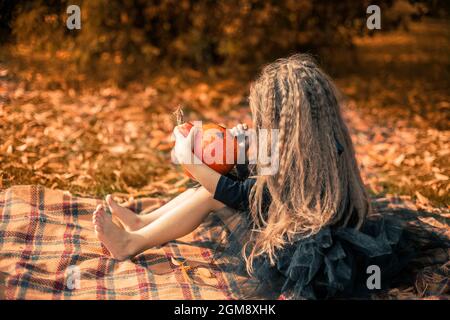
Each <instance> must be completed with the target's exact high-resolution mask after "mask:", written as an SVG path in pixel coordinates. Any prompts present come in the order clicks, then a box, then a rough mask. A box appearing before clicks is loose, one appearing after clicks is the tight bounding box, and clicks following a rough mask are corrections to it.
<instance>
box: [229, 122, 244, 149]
mask: <svg viewBox="0 0 450 320" xmlns="http://www.w3.org/2000/svg"><path fill="white" fill-rule="evenodd" d="M247 130H248V126H247V124H245V123H239V124H238V125H237V126H235V127H233V128H232V129H230V133H231V135H232V136H234V137H237V138H238V147H239V149H240V150H241V149H243V148H244V147H245V149H244V150H245V151H247V149H248V143H246V142H247V141H246V140H248V139H245V131H247Z"/></svg>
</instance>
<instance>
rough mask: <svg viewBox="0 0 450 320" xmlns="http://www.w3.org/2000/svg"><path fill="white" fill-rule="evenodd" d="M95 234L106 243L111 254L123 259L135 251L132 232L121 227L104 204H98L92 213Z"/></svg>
mask: <svg viewBox="0 0 450 320" xmlns="http://www.w3.org/2000/svg"><path fill="white" fill-rule="evenodd" d="M92 222H93V224H94V230H95V235H96V236H97V238H98V239H99V240H100V241H101V242H102V243H103V244H104V245H105V247H106V248H107V249H108V250H109V252H110V253H111V256H112V257H113V258H115V259H117V260H120V261H123V260H126V259H127V258H128V257H130V256H131V255H132V254H134V252H133V251H132V250H131V249H130V248H131V246H130V244H131V243H132V241H131V234H130V233H129V232H127V231H125V230H123V229H121V228H119V227H118V226H117V225H116V224H115V223H114V222H113V221H112V219H111V216H110V215H109V214H107V213H106V212H105V210H104V209H103V206H102V205H98V206H97V208H96V209H95V211H94V213H93V215H92Z"/></svg>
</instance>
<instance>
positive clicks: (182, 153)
mask: <svg viewBox="0 0 450 320" xmlns="http://www.w3.org/2000/svg"><path fill="white" fill-rule="evenodd" d="M196 132H197V128H196V127H192V128H191V130H190V131H189V134H188V135H187V136H186V137H185V136H183V134H182V133H181V132H180V130H179V129H178V127H175V129H174V130H173V134H174V135H175V145H174V147H173V149H172V160H173V161H174V162H175V163H178V164H192V163H194V159H193V155H194V153H193V151H192V150H193V146H194V137H195V133H196Z"/></svg>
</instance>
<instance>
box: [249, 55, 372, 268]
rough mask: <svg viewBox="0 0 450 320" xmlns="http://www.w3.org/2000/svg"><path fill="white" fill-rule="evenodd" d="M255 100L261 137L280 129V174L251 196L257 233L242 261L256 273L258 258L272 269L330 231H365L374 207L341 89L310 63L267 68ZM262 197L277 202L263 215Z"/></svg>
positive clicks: (260, 182) (304, 58)
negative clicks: (292, 249)
mask: <svg viewBox="0 0 450 320" xmlns="http://www.w3.org/2000/svg"><path fill="white" fill-rule="evenodd" d="M249 101H250V108H251V111H252V114H253V122H254V123H253V125H254V128H255V129H256V132H257V133H258V130H260V129H261V128H265V129H279V135H278V143H279V145H278V146H279V148H278V151H279V158H278V159H279V170H278V172H277V173H276V174H274V175H267V176H258V177H257V179H256V184H255V185H254V187H253V188H252V191H251V193H250V204H251V205H250V211H251V217H252V223H253V226H254V229H253V232H252V234H251V238H250V240H249V241H248V242H247V243H246V245H245V246H244V257H245V260H246V264H247V270H248V272H249V273H251V272H252V270H253V266H252V265H253V261H254V258H255V257H257V256H260V255H263V254H265V255H267V256H268V258H269V259H270V262H271V263H272V264H273V263H275V261H276V251H277V249H281V248H283V247H284V246H285V245H286V244H287V243H289V242H292V241H294V240H298V239H302V238H306V237H308V236H311V235H313V234H315V233H317V232H318V231H319V230H320V229H321V228H322V227H324V226H327V225H336V224H337V225H341V226H352V227H355V228H359V227H360V226H361V224H362V223H363V221H364V218H365V216H366V215H367V214H368V212H369V210H370V206H369V201H368V197H367V194H366V191H365V188H364V184H363V182H362V179H361V176H360V173H359V169H358V166H357V163H356V159H355V152H354V148H353V144H352V141H351V138H350V134H349V132H348V129H347V126H346V125H345V123H344V121H343V118H342V116H341V113H340V103H339V99H338V93H337V90H336V88H335V86H334V85H333V82H332V81H331V79H330V78H329V77H328V76H327V75H326V74H325V73H324V72H323V71H322V70H321V69H320V68H319V67H318V66H317V65H316V63H315V62H314V61H313V59H312V58H311V57H309V56H308V55H303V54H297V55H293V56H291V57H289V58H285V59H279V60H277V61H276V62H274V63H272V64H270V65H268V66H266V67H265V68H264V69H263V70H262V72H261V74H260V76H259V77H258V79H257V80H256V81H255V82H254V83H253V84H252V86H251V89H250V99H249ZM337 145H338V146H340V147H342V153H341V152H339V150H338V148H337ZM257 166H258V164H257ZM264 190H268V192H269V193H270V197H271V203H270V206H269V207H268V208H266V209H265V210H263V194H264V193H265V191H264ZM266 192H267V191H266ZM248 248H250V250H249V251H248V252H247V254H246V253H245V252H246V249H248Z"/></svg>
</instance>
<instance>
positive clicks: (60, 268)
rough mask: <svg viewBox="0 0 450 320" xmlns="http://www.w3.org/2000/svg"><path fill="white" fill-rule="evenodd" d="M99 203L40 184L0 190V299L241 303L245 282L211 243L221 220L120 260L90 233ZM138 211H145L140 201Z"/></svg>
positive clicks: (222, 229) (223, 228) (215, 218)
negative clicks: (222, 265) (224, 265)
mask: <svg viewBox="0 0 450 320" xmlns="http://www.w3.org/2000/svg"><path fill="white" fill-rule="evenodd" d="M101 201H102V200H97V199H87V198H77V197H74V196H72V195H70V194H69V193H67V192H63V191H56V190H51V189H46V188H44V187H41V186H15V187H12V188H10V189H7V190H4V191H3V192H1V193H0V298H6V299H235V298H236V296H235V294H234V293H236V292H237V290H238V287H239V281H240V280H241V279H240V278H239V277H238V276H237V275H235V274H230V273H227V272H225V271H223V270H221V269H219V267H218V264H217V261H213V250H214V243H211V241H209V242H208V239H209V238H210V236H211V235H212V233H213V232H215V233H216V234H215V237H217V233H221V232H227V230H226V226H225V225H224V224H223V222H222V220H221V219H220V218H218V216H217V215H211V216H210V217H209V218H208V219H209V220H210V221H208V227H207V228H206V227H205V224H203V225H202V226H200V227H199V228H198V229H197V230H196V231H195V232H194V233H192V234H190V235H188V236H186V237H184V238H182V239H179V240H177V241H173V242H170V243H168V244H166V245H164V246H161V247H156V248H153V249H150V250H147V251H145V252H144V253H142V254H140V255H138V256H136V257H135V258H133V259H131V260H127V261H123V262H119V261H117V260H114V259H111V258H110V257H109V256H108V251H107V250H106V249H105V248H104V247H103V246H102V244H101V243H100V242H99V241H98V240H97V239H96V237H95V235H94V232H93V227H92V223H91V216H92V212H93V210H94V209H95V207H96V205H97V204H99V203H101ZM135 208H136V211H141V210H144V209H145V208H144V207H143V206H142V204H140V203H139V202H137V203H136V206H135ZM211 220H212V221H211Z"/></svg>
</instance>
